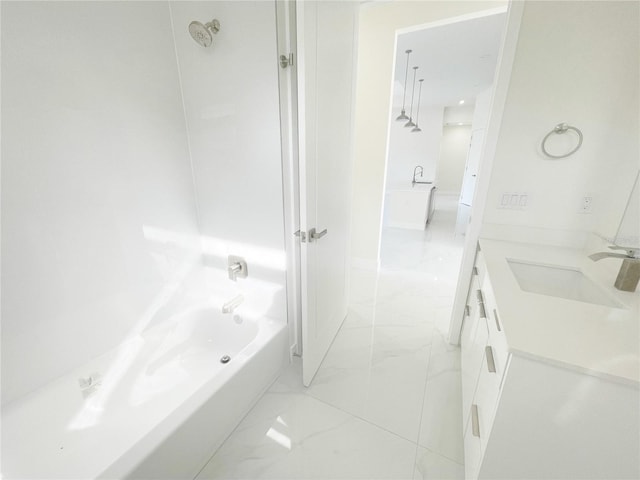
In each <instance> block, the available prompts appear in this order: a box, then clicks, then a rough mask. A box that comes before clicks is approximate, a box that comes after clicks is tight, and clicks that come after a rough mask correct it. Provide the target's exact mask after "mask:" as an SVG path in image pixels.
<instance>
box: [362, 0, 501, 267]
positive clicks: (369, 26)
mask: <svg viewBox="0 0 640 480" xmlns="http://www.w3.org/2000/svg"><path fill="white" fill-rule="evenodd" d="M505 4H506V1H495V2H493V1H456V2H448V1H421V2H413V1H399V2H372V3H369V4H365V5H363V6H362V8H361V12H360V23H359V25H360V30H359V38H358V42H359V47H358V74H357V75H358V83H357V90H356V129H355V163H354V182H353V206H352V212H353V215H352V218H353V223H352V256H353V257H355V258H357V259H359V260H362V261H363V262H364V263H369V264H372V265H377V262H378V252H379V233H380V226H381V221H382V216H381V212H382V205H383V184H384V175H385V159H386V154H387V133H388V126H389V115H390V112H389V103H390V98H391V93H392V89H391V85H392V76H393V66H394V46H395V34H396V30H397V29H402V28H407V27H411V26H416V25H421V24H425V23H428V22H436V21H441V20H443V19H446V18H450V17H455V16H460V15H466V14H470V13H473V12H478V11H481V10H487V9H491V8H498V7H503V6H504V5H505ZM396 116H397V115H396Z"/></svg>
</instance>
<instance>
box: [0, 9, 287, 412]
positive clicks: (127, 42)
mask: <svg viewBox="0 0 640 480" xmlns="http://www.w3.org/2000/svg"><path fill="white" fill-rule="evenodd" d="M232 4H233V5H232ZM273 10H274V7H273V5H272V4H271V3H268V2H264V5H263V2H255V3H254V2H175V3H171V5H170V4H169V3H168V2H2V140H3V141H2V204H1V205H2V252H1V253H2V279H1V280H2V292H1V293H2V403H3V404H6V403H8V402H10V401H12V400H14V399H16V398H18V397H21V396H23V395H25V394H27V393H28V392H30V391H32V390H34V389H36V388H38V387H40V386H42V385H44V384H46V383H48V382H49V381H51V380H53V379H55V378H56V377H58V376H60V375H62V374H64V373H65V372H67V371H69V370H71V369H73V368H74V367H77V366H79V365H82V364H84V363H85V362H86V361H87V360H88V359H90V358H93V357H96V356H98V355H100V354H102V353H104V352H106V351H108V350H110V349H111V348H114V347H115V346H116V345H118V344H120V343H121V342H122V341H123V340H124V339H125V338H127V337H128V336H130V335H132V334H135V333H136V332H139V331H141V330H142V329H144V328H145V327H146V326H148V325H150V324H152V323H155V322H158V321H162V320H163V319H165V318H167V316H169V315H171V313H172V312H174V311H175V310H176V309H177V308H178V305H176V302H177V300H175V298H176V295H173V294H174V292H175V291H176V290H178V291H181V289H182V287H184V284H185V282H187V281H195V280H194V279H193V275H187V274H188V273H189V272H190V271H191V272H193V270H194V269H195V268H197V267H196V266H197V265H198V264H199V263H201V259H202V250H201V236H202V239H204V240H203V242H202V245H204V247H205V253H206V258H208V259H209V260H210V263H216V262H217V263H218V264H222V263H223V262H226V253H227V250H228V252H229V253H235V254H238V255H244V256H245V257H246V259H247V261H248V262H249V265H250V272H251V275H253V277H252V281H253V282H254V283H252V284H245V285H248V286H250V287H252V288H254V287H255V288H257V289H258V290H259V289H260V287H264V288H263V289H262V290H261V291H260V292H258V293H256V295H255V297H260V302H262V303H261V304H260V305H261V307H263V309H264V310H265V312H267V311H268V312H267V313H273V312H276V313H277V314H281V315H283V312H284V260H283V259H284V252H283V250H284V247H283V238H282V237H283V234H282V194H281V191H282V190H281V185H282V180H281V177H280V175H281V169H280V157H279V155H280V150H279V134H278V126H279V124H278V111H277V101H278V98H277V93H275V94H274V89H276V90H275V92H277V83H275V85H274V82H276V81H277V78H276V77H277V70H276V69H277V67H276V65H277V64H276V63H275V61H274V60H273V59H275V58H276V57H275V53H274V52H271V51H270V50H274V51H275V21H274V22H271V17H272V16H273ZM172 15H173V17H174V24H173V25H172ZM214 17H216V18H218V19H219V20H220V22H221V26H222V28H221V31H220V32H219V34H218V35H217V36H216V41H215V42H214V45H213V46H212V47H210V48H209V49H204V48H203V47H201V46H199V45H198V44H196V43H195V42H193V40H192V39H191V38H190V37H189V34H188V31H187V26H188V24H189V23H190V22H191V21H192V20H199V21H202V22H207V21H210V20H211V19H212V18H214ZM264 24H269V25H268V26H264ZM272 24H273V25H272ZM25 25H28V26H29V27H28V28H25ZM172 30H175V40H176V41H175V43H174V36H173V35H174V32H173V31H172ZM34 33H35V34H34ZM247 38H250V39H251V40H252V41H248V40H247ZM265 38H266V39H268V38H273V39H274V40H273V42H269V41H265ZM176 52H177V54H178V59H176ZM272 53H273V55H271V54H272ZM179 69H180V70H179ZM263 70H264V71H266V73H263ZM181 82H182V86H181ZM182 87H184V91H182V90H181V88H182ZM183 93H184V105H183ZM274 105H275V106H274ZM183 107H185V108H183ZM185 110H186V117H185ZM187 126H188V127H189V128H191V129H192V130H191V132H190V133H191V135H190V136H189V134H188V132H187ZM190 148H191V152H192V153H193V167H194V168H192V163H191V158H190ZM194 179H195V182H194ZM194 183H195V186H196V187H197V188H194ZM196 190H197V192H198V193H196ZM197 202H199V208H198V206H197ZM198 211H199V215H200V221H201V227H202V235H200V230H199V226H198ZM216 255H217V256H216ZM281 257H282V261H281V260H280V258H281ZM211 259H213V260H211ZM260 259H263V260H262V262H260V261H259V260H260ZM221 273H223V272H221ZM185 278H186V279H191V280H185ZM229 283H232V282H229ZM234 288H237V286H235V287H234ZM183 290H184V289H183ZM264 292H266V293H264ZM246 296H247V297H248V295H246ZM281 318H283V319H284V318H285V317H284V316H282V317H281ZM88 373H91V372H88Z"/></svg>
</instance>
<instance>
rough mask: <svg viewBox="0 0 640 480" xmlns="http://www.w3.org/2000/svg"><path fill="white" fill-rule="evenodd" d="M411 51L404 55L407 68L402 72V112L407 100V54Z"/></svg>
mask: <svg viewBox="0 0 640 480" xmlns="http://www.w3.org/2000/svg"><path fill="white" fill-rule="evenodd" d="M411 52H412V50H407V51H405V53H406V54H407V68H406V69H405V71H404V91H403V92H402V111H404V104H405V102H406V100H407V77H408V76H409V54H410V53H411Z"/></svg>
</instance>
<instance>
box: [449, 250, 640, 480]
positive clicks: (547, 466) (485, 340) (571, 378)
mask: <svg viewBox="0 0 640 480" xmlns="http://www.w3.org/2000/svg"><path fill="white" fill-rule="evenodd" d="M501 293H502V292H500V291H494V288H493V286H492V281H491V270H490V268H489V269H487V264H486V262H485V257H484V255H483V253H482V251H480V250H479V251H478V253H477V256H476V264H475V268H474V275H473V278H472V281H471V285H470V288H469V294H468V297H467V309H466V312H465V319H464V322H463V327H462V334H461V366H462V404H463V412H462V415H463V429H464V430H463V432H464V450H465V476H466V478H467V479H478V478H479V479H501V478H502V479H512V480H513V479H530V478H536V479H557V478H563V479H569V478H573V479H587V478H591V479H621V478H640V459H639V451H640V445H639V441H640V440H639V437H640V433H639V430H638V429H639V426H640V418H639V411H640V396H639V389H638V384H637V382H636V383H634V382H628V381H627V382H624V381H617V380H616V379H613V378H606V377H602V376H598V375H593V374H591V372H588V371H580V369H575V368H571V366H570V365H562V364H558V363H557V362H552V361H549V360H548V359H546V358H545V357H544V356H543V355H540V356H538V355H536V354H535V352H522V351H518V350H517V349H514V348H512V347H510V345H509V327H511V328H512V329H513V328H517V319H511V318H509V319H506V318H502V316H501V314H500V305H501V302H504V301H508V299H506V300H505V299H503V298H501V297H500V295H501ZM522 308H525V309H526V308H527V305H526V304H525V305H522ZM575 333H576V335H580V334H581V332H575ZM547 334H548V335H550V336H552V335H557V332H554V331H549V332H547ZM617 360H618V359H615V358H612V359H611V361H614V362H615V361H617Z"/></svg>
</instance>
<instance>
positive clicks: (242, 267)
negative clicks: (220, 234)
mask: <svg viewBox="0 0 640 480" xmlns="http://www.w3.org/2000/svg"><path fill="white" fill-rule="evenodd" d="M227 271H228V272H229V279H231V280H233V281H234V282H235V281H236V280H237V279H238V278H247V275H248V274H249V270H248V269H247V262H246V261H245V260H244V258H241V257H237V256H235V255H229V258H228V267H227Z"/></svg>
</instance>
